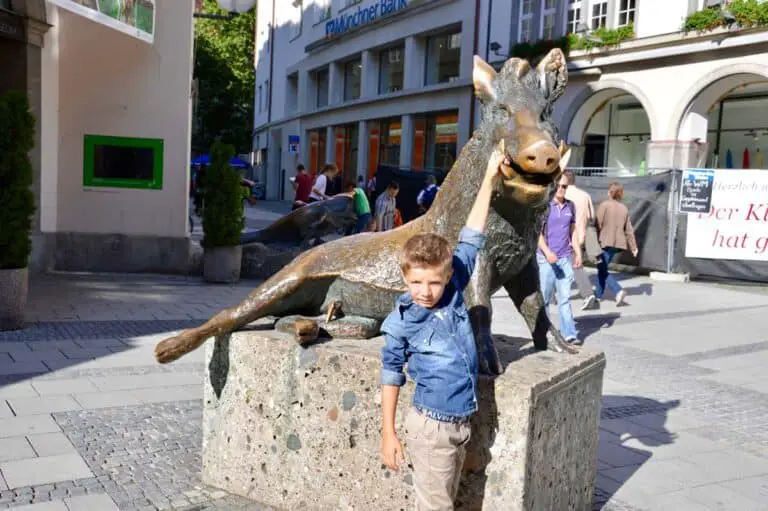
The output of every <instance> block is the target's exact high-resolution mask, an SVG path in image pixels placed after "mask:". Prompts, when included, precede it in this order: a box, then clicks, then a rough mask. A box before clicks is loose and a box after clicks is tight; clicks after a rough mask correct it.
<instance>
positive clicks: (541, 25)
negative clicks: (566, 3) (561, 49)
mask: <svg viewBox="0 0 768 511" xmlns="http://www.w3.org/2000/svg"><path fill="white" fill-rule="evenodd" d="M548 1H551V2H552V7H550V8H549V9H547V8H546V6H547V2H548ZM540 7H541V17H540V18H541V19H540V21H539V38H540V39H544V40H552V39H554V38H555V31H556V30H557V2H556V1H555V0H541V4H540ZM547 16H551V17H552V27H551V30H552V33H551V34H550V35H549V37H547V36H546V35H545V34H544V28H545V27H544V20H546V18H547Z"/></svg>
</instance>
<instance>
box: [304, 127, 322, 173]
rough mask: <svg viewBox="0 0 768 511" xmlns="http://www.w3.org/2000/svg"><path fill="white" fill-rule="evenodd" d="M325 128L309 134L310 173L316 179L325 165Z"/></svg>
mask: <svg viewBox="0 0 768 511" xmlns="http://www.w3.org/2000/svg"><path fill="white" fill-rule="evenodd" d="M325 133H326V130H325V128H322V129H319V130H312V131H309V132H308V137H309V163H308V165H309V168H308V169H307V170H309V173H310V174H311V175H312V176H313V177H314V176H316V175H317V173H318V172H320V169H321V168H323V165H324V164H325V143H326V140H325Z"/></svg>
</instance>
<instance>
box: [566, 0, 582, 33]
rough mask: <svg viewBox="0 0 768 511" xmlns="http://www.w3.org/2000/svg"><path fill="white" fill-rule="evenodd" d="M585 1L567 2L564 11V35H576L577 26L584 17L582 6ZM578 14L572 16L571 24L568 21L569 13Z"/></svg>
mask: <svg viewBox="0 0 768 511" xmlns="http://www.w3.org/2000/svg"><path fill="white" fill-rule="evenodd" d="M585 2H586V0H568V4H567V5H566V9H565V17H564V20H563V21H564V22H565V33H566V34H576V33H577V30H578V28H579V24H580V23H582V22H583V16H584V4H585ZM572 12H573V13H578V16H577V15H576V14H574V18H573V22H571V21H569V20H568V17H569V16H570V14H571V13H572Z"/></svg>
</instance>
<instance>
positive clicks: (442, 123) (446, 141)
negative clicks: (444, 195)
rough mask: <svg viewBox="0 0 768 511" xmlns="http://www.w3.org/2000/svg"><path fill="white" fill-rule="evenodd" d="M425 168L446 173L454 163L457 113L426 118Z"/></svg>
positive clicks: (457, 124) (457, 127)
mask: <svg viewBox="0 0 768 511" xmlns="http://www.w3.org/2000/svg"><path fill="white" fill-rule="evenodd" d="M426 121H427V122H426V131H427V150H426V157H427V161H426V167H427V168H428V169H435V170H442V171H444V172H447V171H449V170H450V169H451V167H452V166H453V162H454V161H456V151H457V149H458V148H457V144H458V136H459V113H458V112H445V113H440V114H434V115H429V116H427V118H426Z"/></svg>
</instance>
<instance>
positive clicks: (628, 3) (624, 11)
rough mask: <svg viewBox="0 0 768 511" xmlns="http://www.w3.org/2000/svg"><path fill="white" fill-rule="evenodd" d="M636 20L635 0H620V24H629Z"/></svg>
mask: <svg viewBox="0 0 768 511" xmlns="http://www.w3.org/2000/svg"><path fill="white" fill-rule="evenodd" d="M634 21H635V0H620V1H619V26H620V27H622V26H624V25H629V24H630V23H634Z"/></svg>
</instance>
